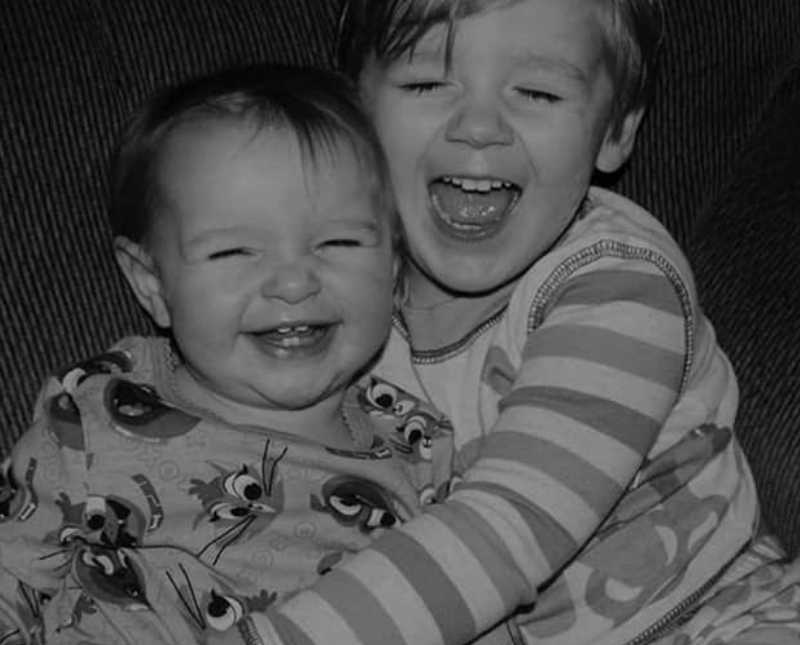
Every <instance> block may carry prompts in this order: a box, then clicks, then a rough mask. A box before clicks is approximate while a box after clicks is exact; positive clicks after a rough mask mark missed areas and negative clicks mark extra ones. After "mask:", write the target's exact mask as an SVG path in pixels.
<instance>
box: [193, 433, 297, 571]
mask: <svg viewBox="0 0 800 645" xmlns="http://www.w3.org/2000/svg"><path fill="white" fill-rule="evenodd" d="M287 450H288V447H287V446H286V444H284V443H281V442H278V441H274V440H272V439H267V441H266V444H265V447H264V453H263V456H262V461H261V468H260V470H256V469H255V468H254V467H252V466H248V465H247V464H242V466H241V467H239V468H237V469H236V470H228V469H226V468H223V467H222V466H219V465H218V464H215V463H210V465H211V466H212V467H213V468H214V469H215V470H216V471H217V472H218V473H219V474H218V475H217V476H216V477H214V478H213V479H211V480H209V481H203V480H201V479H192V480H191V484H192V486H191V488H190V489H189V493H190V494H191V495H194V496H196V497H197V498H198V499H199V500H200V502H201V503H202V505H203V511H202V513H201V514H200V515H199V516H198V518H197V520H196V521H195V526H197V524H198V523H199V522H200V521H202V520H203V519H206V520H207V521H209V522H216V523H219V524H220V525H222V526H225V527H226V528H227V530H225V531H224V532H222V533H221V534H220V535H218V536H217V537H216V538H214V540H212V541H211V542H210V543H208V544H207V545H205V546H204V547H203V549H202V550H201V551H200V553H199V554H198V557H203V556H206V557H209V558H210V560H211V562H212V563H213V564H216V563H217V562H218V560H219V558H220V557H221V555H222V553H223V551H224V550H225V549H226V548H227V547H228V546H230V545H231V544H233V543H234V542H237V541H242V540H247V539H250V537H252V536H253V535H255V534H257V533H259V532H260V531H262V530H263V529H265V528H266V527H267V526H269V524H270V523H271V522H272V520H273V518H274V517H275V516H276V515H277V514H278V513H280V512H281V511H282V510H283V506H284V492H283V482H282V481H281V480H279V479H278V478H277V466H278V463H279V462H280V460H281V459H283V457H284V456H285V455H286V451H287Z"/></svg>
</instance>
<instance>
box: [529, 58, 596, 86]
mask: <svg viewBox="0 0 800 645" xmlns="http://www.w3.org/2000/svg"><path fill="white" fill-rule="evenodd" d="M514 58H515V61H516V63H517V65H520V66H524V67H535V68H540V69H542V70H544V71H546V72H555V73H558V74H563V75H565V76H568V77H569V78H572V79H573V80H575V81H578V82H579V83H582V84H584V85H586V84H588V83H589V75H588V74H587V72H586V70H584V69H582V68H581V67H578V66H577V65H576V64H575V63H572V62H570V61H568V60H566V59H565V58H557V57H553V56H545V55H543V54H539V53H537V52H531V51H521V52H519V53H518V54H516V55H515V57H514Z"/></svg>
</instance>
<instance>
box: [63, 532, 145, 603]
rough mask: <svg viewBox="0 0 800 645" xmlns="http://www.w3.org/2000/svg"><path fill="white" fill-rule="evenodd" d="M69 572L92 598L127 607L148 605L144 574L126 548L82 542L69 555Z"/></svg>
mask: <svg viewBox="0 0 800 645" xmlns="http://www.w3.org/2000/svg"><path fill="white" fill-rule="evenodd" d="M72 572H73V574H74V576H75V579H76V580H77V581H78V583H79V584H80V586H81V588H82V589H83V591H84V592H85V593H86V594H87V595H88V596H89V597H90V598H92V599H93V600H97V601H100V602H104V603H111V604H114V605H117V606H119V607H122V608H123V609H126V610H127V611H143V610H147V609H150V608H151V607H150V603H149V601H148V600H147V595H146V593H145V583H144V576H143V574H142V572H141V571H140V569H139V567H138V566H136V564H135V563H134V561H133V560H132V559H131V558H130V557H129V555H128V553H127V552H126V550H125V549H115V548H110V547H104V546H100V545H97V544H83V545H81V546H79V547H78V548H77V550H76V552H75V557H74V558H73V559H72Z"/></svg>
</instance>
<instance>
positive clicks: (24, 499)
mask: <svg viewBox="0 0 800 645" xmlns="http://www.w3.org/2000/svg"><path fill="white" fill-rule="evenodd" d="M37 464H38V460H37V459H35V458H34V457H31V458H30V459H29V460H28V466H27V468H26V469H25V481H24V483H23V484H22V485H20V484H19V483H18V482H17V480H16V477H15V476H14V472H13V469H12V462H11V460H10V459H6V460H5V461H3V463H2V464H0V523H1V522H3V521H6V520H8V519H11V518H14V519H16V520H17V521H18V522H24V521H25V520H27V519H29V518H30V517H31V515H33V513H34V512H35V511H36V509H37V508H38V506H39V498H38V496H37V495H36V490H35V489H34V488H33V477H34V475H35V474H36V467H37Z"/></svg>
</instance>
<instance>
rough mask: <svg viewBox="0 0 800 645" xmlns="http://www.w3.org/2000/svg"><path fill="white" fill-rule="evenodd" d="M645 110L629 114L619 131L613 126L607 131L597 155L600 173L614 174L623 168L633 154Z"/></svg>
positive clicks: (596, 166) (596, 165)
mask: <svg viewBox="0 0 800 645" xmlns="http://www.w3.org/2000/svg"><path fill="white" fill-rule="evenodd" d="M643 116H644V109H643V108H640V109H638V110H634V111H633V112H629V113H628V114H627V115H626V116H625V118H624V119H623V121H622V126H621V127H620V128H619V129H617V128H615V127H614V126H613V124H611V125H609V127H608V130H607V131H606V136H605V139H603V144H602V145H601V146H600V150H599V152H598V153H597V159H596V161H595V164H594V165H595V168H597V170H599V171H600V172H604V173H613V172H616V171H617V170H619V169H620V167H622V164H624V163H625V162H626V161H627V160H628V157H630V156H631V152H633V144H634V143H635V142H636V133H637V132H638V131H639V124H640V123H641V122H642V117H643Z"/></svg>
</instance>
